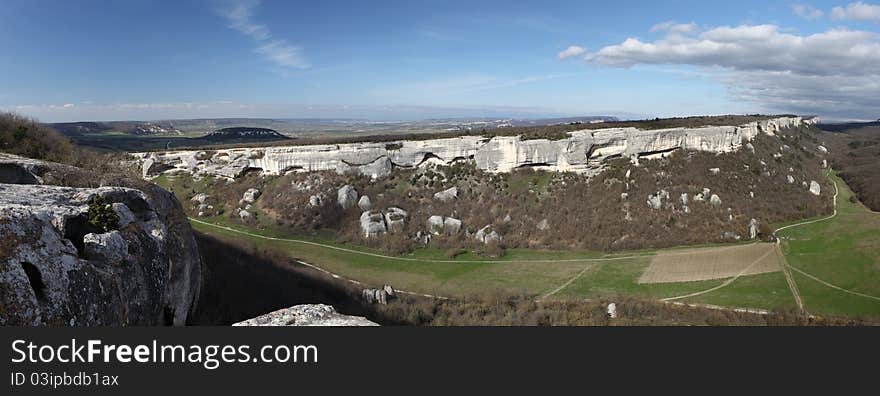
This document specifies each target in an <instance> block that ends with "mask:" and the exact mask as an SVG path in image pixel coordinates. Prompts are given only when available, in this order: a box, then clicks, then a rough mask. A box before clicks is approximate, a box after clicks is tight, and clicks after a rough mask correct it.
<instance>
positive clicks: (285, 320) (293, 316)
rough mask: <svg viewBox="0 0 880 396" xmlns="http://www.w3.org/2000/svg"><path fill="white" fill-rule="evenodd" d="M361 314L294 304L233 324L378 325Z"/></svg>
mask: <svg viewBox="0 0 880 396" xmlns="http://www.w3.org/2000/svg"><path fill="white" fill-rule="evenodd" d="M378 325H379V324H378V323H376V322H372V321H370V320H367V319H366V318H364V317H361V316H349V315H343V314H340V313H338V312H336V309H334V308H333V307H331V306H329V305H325V304H304V305H294V306H292V307H290V308H284V309H279V310H277V311H273V312H269V313H267V314H265V315H261V316H258V317H256V318H253V319H248V320H245V321H242V322H238V323H234V324H233V326H378Z"/></svg>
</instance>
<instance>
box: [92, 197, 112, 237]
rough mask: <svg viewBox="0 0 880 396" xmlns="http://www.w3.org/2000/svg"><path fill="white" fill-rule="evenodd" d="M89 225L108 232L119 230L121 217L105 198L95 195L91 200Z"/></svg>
mask: <svg viewBox="0 0 880 396" xmlns="http://www.w3.org/2000/svg"><path fill="white" fill-rule="evenodd" d="M89 223H91V224H92V225H93V226H95V227H98V228H100V229H101V230H102V231H103V232H108V231H111V230H115V229H117V228H119V216H116V212H114V211H113V208H112V207H111V206H110V204H108V203H107V201H106V200H104V197H102V196H100V195H95V196H94V197H92V199H90V200H89Z"/></svg>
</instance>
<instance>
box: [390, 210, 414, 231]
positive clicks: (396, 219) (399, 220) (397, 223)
mask: <svg viewBox="0 0 880 396" xmlns="http://www.w3.org/2000/svg"><path fill="white" fill-rule="evenodd" d="M408 216H409V214H408V213H407V212H406V211H405V210H403V209H401V208H398V207H396V206H392V207H390V208H388V209H386V210H385V225H386V226H387V227H388V231H389V232H397V231H403V227H404V225H406V218H407V217H408Z"/></svg>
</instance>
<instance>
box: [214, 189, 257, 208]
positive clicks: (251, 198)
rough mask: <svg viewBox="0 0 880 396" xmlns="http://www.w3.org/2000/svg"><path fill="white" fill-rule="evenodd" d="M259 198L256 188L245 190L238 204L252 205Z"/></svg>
mask: <svg viewBox="0 0 880 396" xmlns="http://www.w3.org/2000/svg"><path fill="white" fill-rule="evenodd" d="M259 197H260V190H257V189H256V188H249V189H247V191H245V192H244V194H243V195H242V196H241V200H240V201H238V202H239V203H240V204H242V205H246V204H252V203H254V202H257V198H259ZM203 203H204V202H203Z"/></svg>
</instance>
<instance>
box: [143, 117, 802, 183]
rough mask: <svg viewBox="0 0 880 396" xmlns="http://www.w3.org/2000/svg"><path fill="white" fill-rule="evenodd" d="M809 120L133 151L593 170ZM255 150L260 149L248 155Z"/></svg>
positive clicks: (206, 169) (196, 162)
mask: <svg viewBox="0 0 880 396" xmlns="http://www.w3.org/2000/svg"><path fill="white" fill-rule="evenodd" d="M810 123H812V120H811V119H808V120H804V119H802V118H801V117H779V118H773V119H767V120H763V121H757V122H752V123H748V124H744V125H739V126H706V127H699V128H670V129H658V130H640V129H636V128H607V129H595V130H590V129H586V130H580V131H574V132H569V133H568V137H567V138H564V139H560V140H547V139H533V140H523V139H522V138H521V137H519V136H496V137H491V138H487V137H481V136H462V137H453V138H443V139H430V140H405V141H397V142H391V143H386V142H363V143H346V144H328V145H307V146H277V147H262V148H259V149H256V148H232V149H221V150H216V151H213V152H211V153H208V152H205V151H169V152H160V153H137V154H135V157H136V160H137V161H138V162H139V163H140V164H141V167H142V169H143V174H144V177H152V176H155V175H158V174H161V173H163V172H171V171H177V172H180V171H183V172H188V173H191V174H194V175H197V176H199V175H213V176H218V177H226V178H235V177H237V176H239V175H241V174H243V173H245V172H247V171H248V170H251V169H258V170H261V171H262V172H264V173H266V174H272V175H279V174H284V173H286V172H291V171H293V172H309V171H321V170H329V171H336V172H337V173H356V174H361V175H366V176H370V177H373V178H377V177H384V176H387V175H389V174H390V173H391V172H392V170H393V169H394V168H415V167H418V166H421V165H423V164H426V163H435V164H442V165H449V164H452V163H455V162H457V161H460V160H473V161H474V162H475V163H476V166H477V168H479V169H481V170H483V171H486V172H509V171H511V170H514V169H517V168H520V167H534V168H537V169H544V170H551V171H572V172H579V173H588V174H594V173H597V172H599V171H601V169H602V164H603V162H604V161H605V160H607V159H610V158H618V157H623V158H630V159H631V160H632V161H633V163H635V164H637V163H638V160H639V159H640V158H656V157H658V156H665V155H667V154H669V153H671V152H673V151H675V150H699V151H709V152H715V153H724V152H732V151H737V150H739V149H740V148H741V147H743V145H744V144H746V143H747V142H749V141H751V140H752V139H754V138H755V137H756V136H758V135H759V134H761V133H764V134H769V135H773V134H776V133H779V132H780V131H781V130H783V129H785V128H790V127H797V126H800V125H804V124H810ZM256 152H259V153H260V154H261V155H254V153H256Z"/></svg>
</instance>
